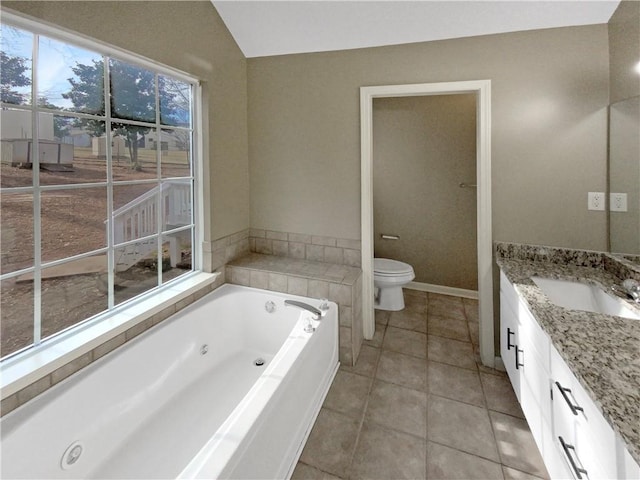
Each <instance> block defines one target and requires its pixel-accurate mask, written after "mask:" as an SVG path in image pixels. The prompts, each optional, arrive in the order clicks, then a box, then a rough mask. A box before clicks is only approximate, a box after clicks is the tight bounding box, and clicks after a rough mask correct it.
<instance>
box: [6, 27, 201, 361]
mask: <svg viewBox="0 0 640 480" xmlns="http://www.w3.org/2000/svg"><path fill="white" fill-rule="evenodd" d="M1 35H2V36H1V55H2V58H1V60H2V64H1V66H0V76H1V80H2V82H1V83H2V87H1V92H0V94H1V102H2V103H1V114H2V118H1V119H0V121H1V123H0V125H1V128H0V137H1V141H2V148H1V153H2V159H1V164H0V168H1V170H0V188H1V190H0V221H1V225H0V229H1V233H2V238H1V243H0V246H1V270H0V326H1V332H0V338H1V341H0V356H1V357H6V356H7V355H10V354H13V353H15V352H18V351H20V350H23V349H26V348H29V347H32V346H34V345H38V344H40V343H41V342H42V341H44V340H46V339H47V338H49V337H52V336H54V335H56V334H58V333H60V332H62V331H63V330H67V329H69V328H70V327H73V326H77V325H78V324H79V323H81V322H85V321H86V320H88V319H90V318H95V319H96V321H99V317H98V318H96V317H97V316H106V315H108V314H109V312H111V311H113V309H115V308H119V307H121V306H122V305H123V304H124V303H125V302H129V301H131V300H132V299H134V298H136V297H139V296H140V295H143V294H145V293H148V292H150V291H152V290H154V289H157V288H158V287H161V286H163V285H165V284H166V283H168V282H171V281H172V280H174V279H176V278H177V277H180V276H181V275H184V274H186V273H188V272H191V271H192V270H193V268H194V260H195V259H194V258H193V256H194V255H195V254H196V251H195V249H193V248H192V247H193V246H194V243H195V238H196V237H195V235H196V222H195V220H194V207H195V202H194V162H195V158H194V122H193V119H194V92H195V87H196V84H195V82H194V81H193V79H190V78H188V77H186V76H184V75H182V74H180V73H179V72H175V71H172V70H170V69H168V68H163V67H160V66H156V65H155V64H152V63H151V62H149V61H146V60H144V59H137V58H136V57H134V56H133V55H130V54H125V53H123V52H115V51H114V50H111V49H108V48H105V47H102V46H100V45H99V44H93V43H92V42H90V41H86V40H84V39H76V38H75V37H71V36H70V35H69V34H66V33H60V35H56V32H55V31H54V32H53V33H52V31H51V29H50V28H47V29H46V30H39V29H38V28H33V27H31V26H28V27H26V28H25V25H24V24H22V23H20V22H17V23H16V24H13V23H11V24H10V23H3V24H2V25H1ZM114 52H115V53H114Z"/></svg>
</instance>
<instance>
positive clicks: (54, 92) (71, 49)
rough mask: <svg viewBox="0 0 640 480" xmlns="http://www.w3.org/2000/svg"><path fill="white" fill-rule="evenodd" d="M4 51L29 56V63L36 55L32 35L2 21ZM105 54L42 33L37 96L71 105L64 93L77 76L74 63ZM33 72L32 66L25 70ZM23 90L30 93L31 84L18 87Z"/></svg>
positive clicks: (58, 104)
mask: <svg viewBox="0 0 640 480" xmlns="http://www.w3.org/2000/svg"><path fill="white" fill-rule="evenodd" d="M0 44H1V47H2V51H3V52H5V53H6V54H7V55H11V56H19V57H23V58H26V59H27V64H28V65H29V66H30V64H31V59H32V55H33V35H32V34H31V33H28V32H25V31H23V30H20V29H17V28H14V27H7V26H6V25H2V37H1V39H0ZM100 58H102V56H101V55H100V54H98V53H95V52H90V51H88V50H85V49H82V48H79V47H76V46H74V45H71V44H68V43H63V42H59V41H57V40H53V39H51V38H47V37H45V36H42V35H41V36H40V42H39V46H38V68H37V71H38V96H39V97H41V96H46V97H47V99H48V100H49V102H51V103H52V104H54V105H57V106H59V107H61V108H68V107H72V106H73V105H72V103H71V101H70V100H66V99H64V98H63V97H62V94H63V93H65V92H68V91H69V90H70V84H69V82H68V80H67V79H68V78H72V77H75V75H74V74H73V71H72V70H71V67H73V66H75V64H76V63H84V64H90V63H91V62H92V60H98V59H100ZM25 74H26V75H27V76H31V68H29V71H28V72H25ZM16 90H18V91H19V92H20V93H30V92H31V87H30V86H29V87H21V88H16Z"/></svg>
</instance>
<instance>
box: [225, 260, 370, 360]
mask: <svg viewBox="0 0 640 480" xmlns="http://www.w3.org/2000/svg"><path fill="white" fill-rule="evenodd" d="M226 277H227V278H226V280H227V282H228V283H234V284H236V285H244V286H248V287H255V288H263V289H266V290H272V291H275V292H282V293H290V294H292V295H302V296H308V297H313V298H328V299H329V300H331V301H332V302H336V303H337V304H338V306H339V313H340V362H341V363H342V364H343V365H353V364H354V363H355V361H356V360H357V358H358V355H359V354H360V347H361V345H362V341H363V336H362V271H361V270H360V268H358V267H351V266H348V265H339V264H332V263H325V262H317V261H312V260H304V259H296V258H291V257H285V256H277V255H264V254H259V253H251V254H249V255H247V256H245V257H242V258H239V259H237V260H234V261H232V262H230V263H228V264H227V266H226Z"/></svg>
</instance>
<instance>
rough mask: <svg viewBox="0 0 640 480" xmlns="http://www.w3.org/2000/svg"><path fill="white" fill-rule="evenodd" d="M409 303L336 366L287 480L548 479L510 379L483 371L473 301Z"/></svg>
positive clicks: (412, 296) (384, 316)
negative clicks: (350, 363) (350, 362)
mask: <svg viewBox="0 0 640 480" xmlns="http://www.w3.org/2000/svg"><path fill="white" fill-rule="evenodd" d="M405 303H406V308H405V309H404V310H403V311H401V312H381V311H376V334H375V337H374V338H373V340H370V341H365V344H364V345H363V347H362V350H361V352H360V357H359V359H358V363H357V365H356V366H355V367H340V369H339V371H338V373H337V375H336V378H335V380H334V382H333V385H332V386H331V389H330V391H329V393H328V395H327V398H326V400H325V402H324V404H323V406H322V409H321V410H320V414H319V415H318V419H317V420H316V423H315V425H314V427H313V430H312V432H311V434H310V436H309V439H308V441H307V444H306V446H305V448H304V451H303V452H302V456H301V458H300V461H299V462H298V465H297V467H296V469H295V471H294V473H293V478H294V479H298V480H299V479H365V478H369V479H385V480H396V479H424V478H429V479H436V478H441V479H506V480H508V479H523V480H524V479H532V480H535V479H538V478H548V474H547V472H546V470H545V468H544V464H543V463H542V459H541V457H540V454H539V452H538V450H537V447H536V445H535V443H534V440H533V437H532V436H531V433H530V431H529V427H528V426H527V422H526V421H525V420H524V417H523V415H522V411H521V410H520V407H519V405H518V401H517V399H516V397H515V395H514V393H513V390H512V389H511V384H510V383H509V379H508V378H507V377H506V374H504V373H502V372H499V371H496V370H493V369H489V368H486V367H484V366H482V365H481V364H480V363H479V362H480V361H479V355H478V353H477V352H478V348H477V345H478V304H477V301H475V300H468V299H462V298H459V297H451V296H446V295H438V294H431V293H430V294H427V293H424V292H417V291H415V290H405Z"/></svg>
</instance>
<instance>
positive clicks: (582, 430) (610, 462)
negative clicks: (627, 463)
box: [551, 347, 618, 478]
mask: <svg viewBox="0 0 640 480" xmlns="http://www.w3.org/2000/svg"><path fill="white" fill-rule="evenodd" d="M551 380H552V382H553V412H554V427H555V426H556V425H557V426H558V428H560V427H562V426H563V425H564V426H566V425H567V424H568V423H571V424H572V425H573V428H574V431H573V432H572V433H571V434H569V433H566V431H565V433H566V434H567V435H568V436H570V438H571V441H572V442H574V443H573V445H574V446H575V447H576V450H577V451H578V452H579V454H580V458H581V459H584V460H583V461H585V462H587V463H588V464H589V467H590V468H591V470H592V471H591V472H590V475H591V477H590V478H595V477H593V475H595V474H596V473H598V475H599V476H600V477H602V476H604V477H608V478H616V476H617V473H616V472H617V470H618V466H617V458H616V450H617V449H616V436H615V433H614V431H613V429H612V428H611V426H610V425H609V424H608V423H607V421H606V420H605V419H604V417H603V416H602V413H601V412H600V410H599V409H598V408H597V407H596V405H595V404H594V403H593V400H591V397H590V396H589V395H588V394H587V392H586V391H585V389H584V388H583V387H582V385H580V383H579V381H578V379H577V378H576V377H575V375H573V373H572V372H571V370H570V369H569V367H568V366H567V364H566V363H565V362H564V360H563V359H562V357H561V356H560V354H559V353H558V352H557V350H556V349H555V348H553V347H551ZM572 407H573V408H572ZM562 418H564V420H562ZM557 434H558V435H559V434H560V432H559V431H558V432H557ZM556 436H557V435H556Z"/></svg>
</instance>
